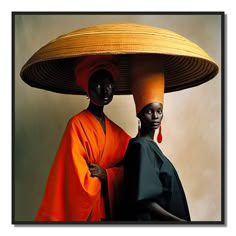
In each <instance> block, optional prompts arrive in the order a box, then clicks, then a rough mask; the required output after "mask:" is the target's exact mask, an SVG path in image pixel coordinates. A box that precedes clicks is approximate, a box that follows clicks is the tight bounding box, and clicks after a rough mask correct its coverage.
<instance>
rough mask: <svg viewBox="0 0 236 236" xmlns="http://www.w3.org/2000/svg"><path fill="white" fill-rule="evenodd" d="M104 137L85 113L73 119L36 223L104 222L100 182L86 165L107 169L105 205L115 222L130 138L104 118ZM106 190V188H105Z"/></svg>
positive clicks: (68, 125) (66, 132) (63, 139)
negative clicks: (125, 156)
mask: <svg viewBox="0 0 236 236" xmlns="http://www.w3.org/2000/svg"><path fill="white" fill-rule="evenodd" d="M105 126H106V133H104V131H103V129H102V126H101V125H100V123H99V122H98V120H97V119H96V118H95V117H94V116H93V115H92V114H91V113H90V112H89V111H87V110H84V111H82V112H81V113H79V114H77V115H75V116H74V117H72V118H71V119H70V120H69V122H68V124H67V127H66V129H65V132H64V135H63V137H62V140H61V143H60V145H59V148H58V151H57V153H56V156H55V159H54V162H53V165H52V167H51V170H50V173H49V177H48V180H47V183H46V188H45V192H44V196H43V200H42V203H41V205H40V208H39V210H38V213H37V215H36V218H35V220H36V221H45V222H46V221H76V222H84V221H90V222H92V221H100V220H101V219H102V218H107V215H106V212H105V204H106V202H104V195H103V194H102V191H101V189H102V186H101V181H100V180H99V179H98V178H97V177H91V174H90V171H89V169H88V164H90V163H95V164H98V165H100V166H101V167H102V168H104V169H106V172H107V186H106V187H107V191H108V201H109V202H108V204H109V208H110V214H111V219H115V217H116V210H117V209H119V207H120V206H119V204H120V197H121V196H120V195H119V194H121V193H122V191H121V188H122V183H123V182H122V181H123V167H122V166H120V165H119V163H120V162H121V161H122V159H123V157H124V154H125V151H126V148H127V145H128V142H129V139H130V137H129V136H128V135H127V134H126V133H125V132H124V131H123V130H122V129H121V128H120V127H119V126H117V125H116V124H114V123H113V122H112V121H111V120H109V119H108V118H107V117H105ZM105 189H106V188H105Z"/></svg>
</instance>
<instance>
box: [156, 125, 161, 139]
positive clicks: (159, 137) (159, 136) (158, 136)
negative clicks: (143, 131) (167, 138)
mask: <svg viewBox="0 0 236 236" xmlns="http://www.w3.org/2000/svg"><path fill="white" fill-rule="evenodd" d="M157 142H158V143H161V142H162V133H161V125H160V127H159V133H158V135H157Z"/></svg>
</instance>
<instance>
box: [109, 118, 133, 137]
mask: <svg viewBox="0 0 236 236" xmlns="http://www.w3.org/2000/svg"><path fill="white" fill-rule="evenodd" d="M106 119H107V121H108V122H109V125H110V127H111V128H112V129H113V130H114V131H116V132H117V133H118V134H119V135H123V136H126V137H128V138H129V139H130V138H131V137H130V136H129V135H128V134H127V133H126V132H125V131H124V130H123V129H122V128H121V127H120V126H119V125H117V124H116V123H114V122H113V121H112V120H110V119H109V118H108V117H107V116H106Z"/></svg>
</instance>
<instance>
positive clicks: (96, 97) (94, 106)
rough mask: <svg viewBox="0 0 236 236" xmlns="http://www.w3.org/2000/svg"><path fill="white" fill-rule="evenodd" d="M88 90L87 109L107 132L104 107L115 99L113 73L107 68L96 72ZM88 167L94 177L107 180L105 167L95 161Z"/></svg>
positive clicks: (90, 80) (103, 180)
mask: <svg viewBox="0 0 236 236" xmlns="http://www.w3.org/2000/svg"><path fill="white" fill-rule="evenodd" d="M88 92H89V98H90V103H89V106H88V108H87V110H88V111H90V112H91V113H92V114H93V115H94V116H95V118H96V119H97V120H98V121H99V123H100V124H101V126H102V128H103V131H104V133H106V126H105V115H104V112H103V108H104V106H105V105H107V104H109V103H110V102H111V101H112V99H113V93H114V82H113V78H112V75H111V74H110V73H109V72H107V71H105V70H100V71H98V72H97V73H94V75H93V76H92V77H91V78H90V79H89V84H88ZM88 167H89V171H90V173H91V176H92V177H98V178H99V179H100V180H101V181H102V182H106V180H107V173H106V170H105V169H103V168H102V167H101V166H99V165H98V164H94V163H90V164H89V166H88Z"/></svg>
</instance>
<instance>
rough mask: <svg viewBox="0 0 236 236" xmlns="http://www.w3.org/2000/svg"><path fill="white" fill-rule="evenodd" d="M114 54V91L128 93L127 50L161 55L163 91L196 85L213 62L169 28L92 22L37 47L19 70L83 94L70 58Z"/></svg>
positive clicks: (33, 80)
mask: <svg viewBox="0 0 236 236" xmlns="http://www.w3.org/2000/svg"><path fill="white" fill-rule="evenodd" d="M107 54H112V55H117V56H118V57H119V62H120V63H119V64H120V77H119V79H118V80H117V81H116V84H115V94H118V95H119V94H120V95H122V94H131V89H130V85H129V63H128V62H129V59H128V57H129V55H131V54H161V55H163V62H164V71H165V72H164V73H165V92H173V91H178V90H182V89H186V88H190V87H194V86H197V85H200V84H202V83H205V82H207V81H208V80H210V79H212V78H213V77H215V75H216V74H217V73H218V70H219V68H218V66H217V64H216V63H215V62H214V61H213V59H212V58H210V56H209V55H208V54H207V53H206V52H205V51H204V50H203V49H201V48H200V47H199V46H198V45H196V44H195V43H193V42H191V41H190V40H188V39H186V38H184V37H182V36H180V35H179V34H176V33H174V32H172V31H169V30H166V29H161V28H156V27H150V26H146V25H138V24H128V23H121V24H105V25H96V26H93V27H88V28H84V29H80V30H77V31H73V32H70V33H68V34H64V35H62V36H60V37H58V38H57V39H55V40H53V41H51V42H49V43H48V44H47V45H45V46H44V47H42V48H41V49H39V50H38V51H37V52H36V53H35V54H34V55H33V56H32V57H31V58H30V60H29V61H28V62H27V63H26V64H25V65H24V66H23V68H22V70H21V73H20V74H21V77H22V79H23V80H24V81H25V82H26V83H27V84H29V85H30V86H33V87H36V88H41V89H45V90H49V91H53V92H57V93H64V94H85V92H84V90H83V89H82V88H80V87H78V85H77V84H76V79H75V76H74V60H75V59H76V58H77V57H81V56H87V55H107Z"/></svg>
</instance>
